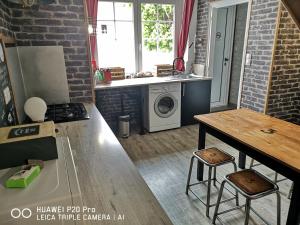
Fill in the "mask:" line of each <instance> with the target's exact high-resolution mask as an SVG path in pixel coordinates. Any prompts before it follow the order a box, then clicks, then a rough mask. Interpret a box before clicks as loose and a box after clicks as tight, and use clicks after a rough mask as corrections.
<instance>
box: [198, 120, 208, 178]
mask: <svg viewBox="0 0 300 225" xmlns="http://www.w3.org/2000/svg"><path fill="white" fill-rule="evenodd" d="M205 137H206V130H205V126H204V125H201V124H199V139H198V149H199V150H201V149H204V148H205ZM203 169H204V166H203V163H201V162H200V161H198V166H197V179H198V180H199V181H203Z"/></svg>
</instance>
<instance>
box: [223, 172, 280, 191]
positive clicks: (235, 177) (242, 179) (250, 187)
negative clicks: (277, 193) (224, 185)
mask: <svg viewBox="0 0 300 225" xmlns="http://www.w3.org/2000/svg"><path fill="white" fill-rule="evenodd" d="M227 178H228V180H229V181H231V182H232V183H233V184H234V185H236V186H237V187H238V188H239V189H241V190H242V191H243V192H245V193H246V194H248V195H257V194H260V193H263V192H266V191H271V190H273V189H275V187H274V184H273V183H271V182H270V181H268V180H267V179H266V178H264V177H262V175H260V174H258V173H257V172H255V171H254V170H251V169H248V170H242V171H239V172H236V173H232V174H229V175H228V176H227Z"/></svg>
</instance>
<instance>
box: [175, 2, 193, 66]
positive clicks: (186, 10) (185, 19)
mask: <svg viewBox="0 0 300 225" xmlns="http://www.w3.org/2000/svg"><path fill="white" fill-rule="evenodd" d="M194 3H195V0H185V1H184V6H183V14H182V22H181V29H180V36H179V41H178V46H177V57H182V58H183V57H184V53H185V49H186V45H187V41H188V37H189V30H190V23H191V19H192V14H193V9H194ZM176 69H177V70H179V71H184V70H185V68H184V63H183V62H182V60H177V64H176Z"/></svg>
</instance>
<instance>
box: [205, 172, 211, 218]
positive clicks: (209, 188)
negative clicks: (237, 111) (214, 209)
mask: <svg viewBox="0 0 300 225" xmlns="http://www.w3.org/2000/svg"><path fill="white" fill-rule="evenodd" d="M211 172H212V167H211V166H209V167H208V180H207V196H206V216H207V217H209V208H210V191H211Z"/></svg>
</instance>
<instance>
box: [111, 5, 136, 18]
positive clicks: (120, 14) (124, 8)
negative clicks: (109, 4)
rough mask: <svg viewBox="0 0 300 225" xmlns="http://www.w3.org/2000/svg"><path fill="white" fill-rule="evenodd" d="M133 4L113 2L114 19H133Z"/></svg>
mask: <svg viewBox="0 0 300 225" xmlns="http://www.w3.org/2000/svg"><path fill="white" fill-rule="evenodd" d="M132 7H133V4H132V3H123V2H116V3H115V13H116V20H129V21H133V10H132Z"/></svg>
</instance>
